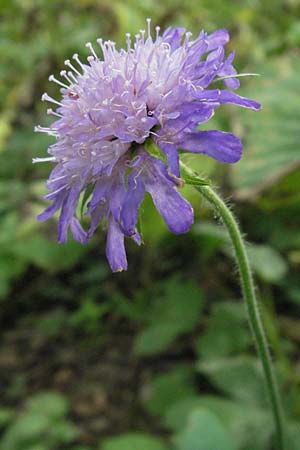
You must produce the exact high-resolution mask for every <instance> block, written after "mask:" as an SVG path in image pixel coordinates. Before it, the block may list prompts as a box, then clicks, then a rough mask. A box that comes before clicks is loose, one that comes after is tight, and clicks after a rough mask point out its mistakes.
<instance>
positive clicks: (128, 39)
mask: <svg viewBox="0 0 300 450" xmlns="http://www.w3.org/2000/svg"><path fill="white" fill-rule="evenodd" d="M126 43H127V50H128V51H129V50H130V49H131V34H130V33H126Z"/></svg>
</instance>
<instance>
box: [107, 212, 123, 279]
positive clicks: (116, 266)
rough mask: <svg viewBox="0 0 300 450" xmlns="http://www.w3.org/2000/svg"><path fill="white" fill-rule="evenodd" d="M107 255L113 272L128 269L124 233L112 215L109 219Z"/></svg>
mask: <svg viewBox="0 0 300 450" xmlns="http://www.w3.org/2000/svg"><path fill="white" fill-rule="evenodd" d="M106 257H107V259H108V262H109V264H110V267H111V270H112V271H113V272H122V270H127V258H126V251H125V245H124V234H123V233H122V231H121V229H120V227H119V224H118V223H117V222H116V221H115V220H114V218H113V217H112V216H110V218H109V221H108V231H107V241H106Z"/></svg>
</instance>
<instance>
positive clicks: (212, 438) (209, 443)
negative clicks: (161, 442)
mask: <svg viewBox="0 0 300 450" xmlns="http://www.w3.org/2000/svg"><path fill="white" fill-rule="evenodd" d="M174 441H175V449H176V450H216V449H218V450H235V449H236V448H237V447H236V446H235V445H234V443H233V439H232V436H230V433H229V432H228V430H226V428H225V427H224V425H223V424H222V422H221V421H220V420H219V418H218V417H217V416H216V415H214V414H213V413H212V412H211V411H209V410H207V409H205V408H198V409H196V410H194V411H192V413H191V414H190V416H189V417H188V420H187V425H186V427H185V428H184V429H183V430H182V431H180V432H179V433H177V434H176V436H175V439H174Z"/></svg>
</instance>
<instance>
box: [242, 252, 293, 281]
mask: <svg viewBox="0 0 300 450" xmlns="http://www.w3.org/2000/svg"><path fill="white" fill-rule="evenodd" d="M247 251H248V256H249V260H250V264H251V267H252V269H253V270H254V271H255V272H256V273H257V275H259V276H260V277H261V278H262V280H264V281H267V282H269V283H276V282H278V281H280V280H281V279H282V278H283V277H284V276H285V274H286V273H287V270H288V266H287V263H286V262H285V260H284V259H283V258H282V256H281V255H280V253H279V252H277V251H276V250H275V249H274V248H272V247H269V246H267V245H249V246H248V247H247Z"/></svg>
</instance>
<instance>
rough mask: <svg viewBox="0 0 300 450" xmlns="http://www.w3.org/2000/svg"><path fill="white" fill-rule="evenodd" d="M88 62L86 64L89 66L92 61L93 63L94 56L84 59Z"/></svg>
mask: <svg viewBox="0 0 300 450" xmlns="http://www.w3.org/2000/svg"><path fill="white" fill-rule="evenodd" d="M86 59H87V60H88V62H89V63H90V64H91V63H92V62H93V61H95V58H94V56H92V55H90V56H88V57H87V58H86Z"/></svg>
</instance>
